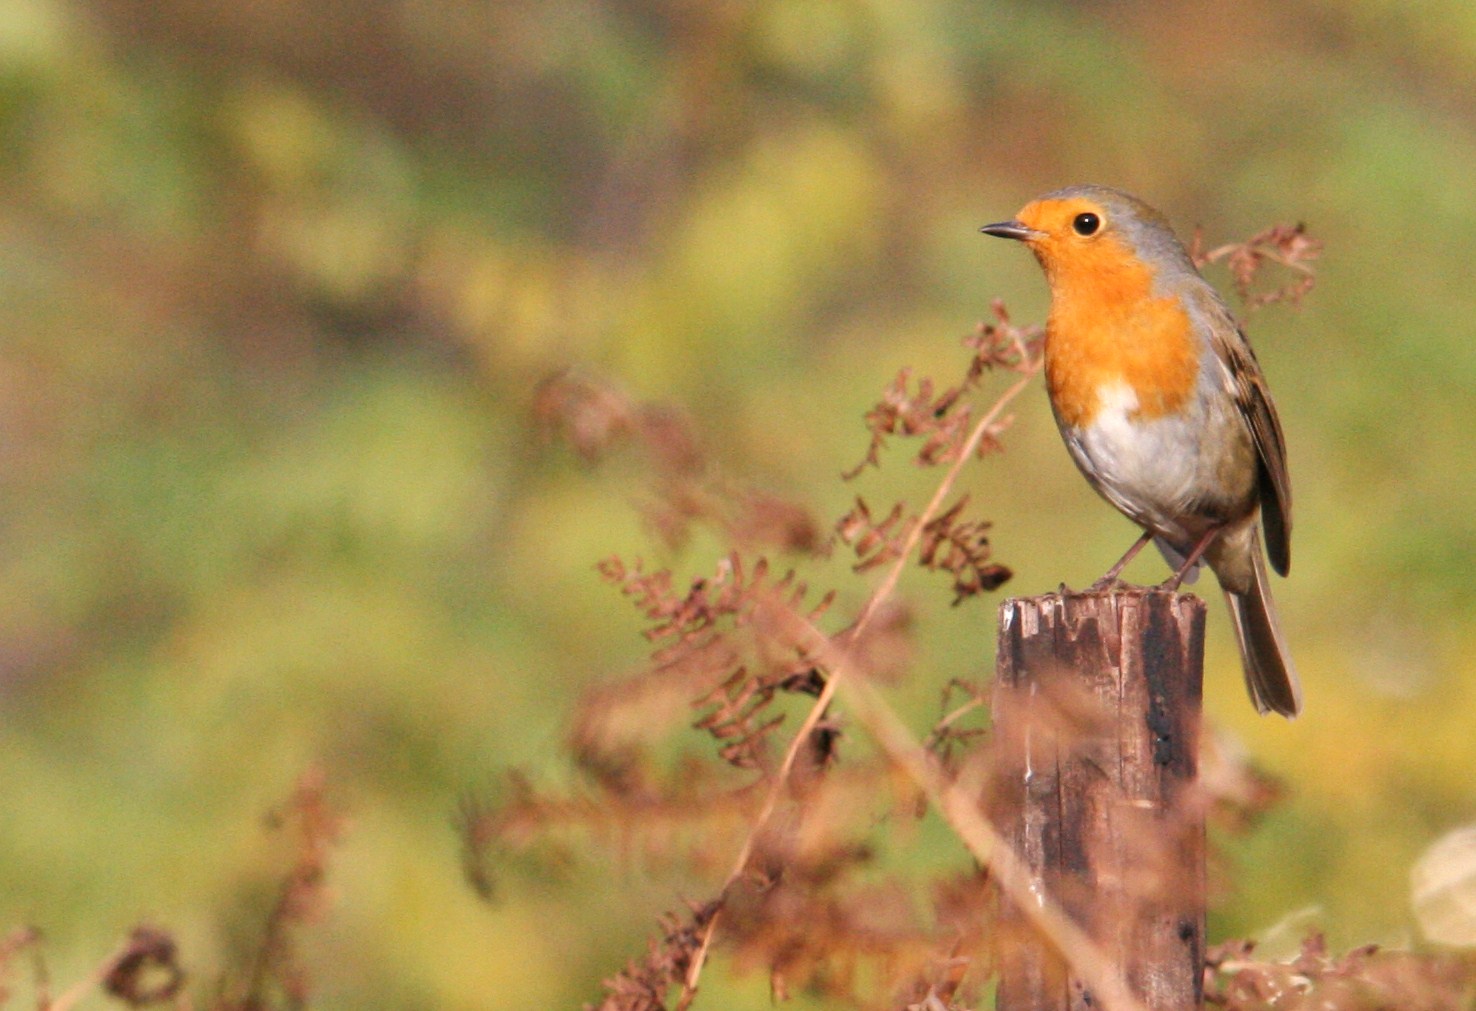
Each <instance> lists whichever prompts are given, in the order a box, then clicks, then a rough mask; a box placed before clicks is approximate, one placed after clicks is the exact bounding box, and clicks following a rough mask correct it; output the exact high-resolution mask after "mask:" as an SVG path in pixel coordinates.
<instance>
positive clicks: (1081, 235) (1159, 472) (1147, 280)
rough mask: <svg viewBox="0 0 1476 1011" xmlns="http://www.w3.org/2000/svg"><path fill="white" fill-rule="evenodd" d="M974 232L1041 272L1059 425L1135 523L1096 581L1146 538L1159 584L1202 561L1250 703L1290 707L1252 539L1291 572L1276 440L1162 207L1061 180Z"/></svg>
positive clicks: (1298, 696)
mask: <svg viewBox="0 0 1476 1011" xmlns="http://www.w3.org/2000/svg"><path fill="white" fill-rule="evenodd" d="M982 231H983V232H984V233H985V234H987V235H995V236H999V237H1000V238H1005V239H1017V240H1019V241H1021V242H1023V243H1025V244H1026V245H1027V246H1029V247H1030V251H1031V252H1032V253H1034V254H1035V258H1036V259H1037V260H1039V261H1040V265H1041V267H1042V268H1043V269H1044V270H1045V275H1046V281H1047V283H1048V284H1049V285H1050V289H1051V310H1050V316H1049V318H1048V320H1047V322H1046V337H1045V374H1046V388H1047V390H1048V391H1049V393H1050V398H1051V409H1052V410H1053V411H1054V413H1055V415H1056V424H1057V425H1058V426H1059V427H1060V429H1061V437H1062V438H1063V439H1064V440H1065V441H1066V448H1067V449H1069V450H1070V451H1071V456H1072V458H1073V459H1075V460H1076V465H1077V466H1078V467H1079V468H1081V472H1082V473H1083V474H1085V475H1086V478H1087V480H1088V481H1089V482H1091V485H1092V487H1093V488H1095V489H1096V490H1097V492H1098V493H1099V494H1101V495H1102V497H1103V498H1105V499H1107V501H1109V502H1111V503H1112V504H1113V505H1115V506H1116V507H1117V508H1118V509H1119V510H1121V511H1122V512H1123V513H1124V514H1125V515H1126V516H1127V517H1128V518H1129V519H1131V520H1132V521H1133V522H1134V523H1136V524H1138V525H1139V526H1140V527H1142V528H1143V530H1144V533H1143V536H1142V537H1140V538H1139V539H1138V541H1137V543H1135V544H1134V545H1133V546H1132V547H1131V548H1129V549H1128V552H1127V554H1125V555H1124V556H1123V557H1122V559H1121V560H1120V561H1119V562H1118V563H1117V564H1116V565H1114V566H1113V567H1112V568H1111V569H1109V570H1108V572H1107V574H1106V575H1105V576H1103V577H1102V579H1101V580H1099V581H1098V582H1097V583H1096V584H1094V586H1093V589H1094V590H1100V589H1105V588H1107V587H1110V586H1113V585H1115V584H1116V583H1117V581H1118V575H1119V574H1120V573H1121V572H1122V570H1123V568H1124V567H1125V566H1126V565H1127V564H1128V562H1130V561H1131V560H1132V559H1133V557H1134V556H1135V555H1137V553H1138V552H1139V551H1140V550H1142V548H1143V546H1144V545H1145V544H1146V543H1147V542H1148V541H1149V540H1153V541H1154V542H1155V543H1157V545H1158V547H1159V549H1160V550H1161V551H1162V552H1163V555H1164V557H1165V558H1166V559H1167V560H1168V562H1169V564H1170V565H1171V566H1172V567H1173V568H1174V570H1175V572H1174V575H1173V576H1172V577H1171V578H1170V579H1169V580H1168V581H1167V582H1166V583H1164V584H1163V585H1164V588H1165V589H1170V590H1173V589H1177V588H1178V586H1179V583H1180V582H1181V581H1182V580H1184V579H1185V578H1186V577H1187V578H1190V579H1192V578H1193V576H1194V574H1195V573H1196V572H1197V569H1198V566H1199V564H1200V563H1201V561H1202V562H1203V563H1205V564H1208V565H1209V567H1210V569H1211V570H1213V571H1214V573H1215V576H1216V577H1217V578H1218V579H1219V581H1220V586H1221V588H1222V589H1223V590H1224V591H1225V600H1226V601H1227V602H1228V603H1229V605H1230V615H1231V617H1232V618H1233V619H1234V622H1235V637H1236V641H1237V642H1238V643H1239V645H1240V658H1241V662H1242V664H1243V665H1244V667H1245V682H1246V687H1247V688H1248V689H1249V691H1250V696H1251V701H1253V702H1254V703H1255V705H1256V709H1257V710H1258V711H1260V712H1262V713H1265V712H1268V711H1272V710H1274V711H1275V712H1278V713H1280V714H1282V715H1283V716H1288V717H1290V716H1295V715H1296V714H1297V712H1298V711H1299V710H1300V709H1301V707H1302V693H1301V689H1300V688H1299V687H1298V684H1297V675H1296V671H1295V669H1294V668H1293V667H1292V662H1291V657H1290V655H1288V653H1287V649H1286V643H1285V641H1284V640H1283V639H1282V636H1281V629H1280V627H1279V625H1278V623H1277V620H1276V609H1275V607H1274V606H1273V605H1272V602H1271V594H1270V591H1269V588H1268V586H1267V576H1266V563H1265V559H1264V558H1263V556H1262V551H1261V532H1260V531H1261V529H1264V531H1265V537H1266V553H1267V554H1268V555H1269V556H1270V560H1271V567H1272V568H1274V569H1275V570H1276V571H1277V572H1279V573H1280V574H1281V575H1283V576H1284V575H1286V573H1287V569H1288V568H1289V567H1290V564H1291V549H1290V542H1291V483H1290V480H1289V479H1288V477H1287V469H1286V444H1285V442H1284V441H1283V440H1282V435H1281V423H1280V422H1279V421H1278V420H1277V417H1276V408H1275V407H1274V406H1273V405H1272V403H1271V394H1270V392H1269V391H1268V390H1267V389H1266V380H1265V377H1264V376H1263V375H1262V374H1261V367H1260V365H1259V364H1258V363H1257V362H1256V356H1255V354H1254V353H1253V352H1252V351H1251V346H1250V343H1249V342H1248V341H1247V340H1246V338H1245V334H1243V333H1241V331H1240V329H1239V328H1238V327H1237V326H1236V324H1235V321H1234V319H1233V318H1232V317H1231V315H1230V312H1229V310H1228V309H1226V307H1225V304H1224V303H1223V302H1222V301H1221V300H1220V297H1219V295H1217V294H1216V293H1215V290H1214V288H1212V287H1211V286H1210V284H1209V282H1208V281H1206V280H1205V279H1204V278H1203V277H1201V276H1200V274H1199V271H1198V270H1197V269H1195V266H1194V262H1193V261H1192V260H1191V259H1190V257H1189V254H1188V252H1187V251H1186V250H1185V249H1184V246H1183V244H1182V243H1180V242H1179V240H1178V238H1176V237H1175V235H1174V233H1173V230H1172V229H1171V228H1170V227H1169V223H1168V221H1167V220H1166V219H1165V218H1164V216H1163V215H1162V214H1160V213H1159V212H1158V211H1155V210H1154V209H1153V208H1151V207H1149V206H1148V205H1147V204H1145V203H1143V202H1142V201H1141V200H1138V199H1137V198H1135V197H1132V196H1129V195H1128V194H1126V193H1122V192H1119V191H1118V190H1113V189H1108V188H1107V187H1104V186H1072V187H1069V188H1067V189H1063V190H1057V191H1056V192H1054V193H1048V194H1046V195H1045V196H1043V197H1041V198H1039V199H1038V200H1034V201H1031V202H1030V203H1028V204H1026V205H1025V207H1024V208H1022V209H1021V211H1020V213H1019V214H1018V215H1016V217H1015V218H1014V219H1013V220H1011V221H1001V222H998V223H996V224H992V225H985V226H984V228H983V229H982ZM1258 519H1259V521H1260V523H1259V528H1260V529H1258V523H1257V520H1258Z"/></svg>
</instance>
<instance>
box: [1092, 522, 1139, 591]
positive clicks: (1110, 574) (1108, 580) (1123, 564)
mask: <svg viewBox="0 0 1476 1011" xmlns="http://www.w3.org/2000/svg"><path fill="white" fill-rule="evenodd" d="M1151 540H1153V535H1152V534H1151V533H1149V532H1148V531H1146V530H1145V531H1143V536H1142V537H1139V538H1138V539H1137V540H1136V541H1134V542H1133V546H1132V547H1130V548H1128V549H1127V553H1126V554H1124V555H1123V556H1122V557H1121V558H1119V559H1118V560H1117V564H1116V565H1114V566H1112V568H1110V569H1108V570H1107V574H1106V575H1105V576H1103V577H1102V578H1101V579H1099V580H1097V581H1096V582H1095V583H1093V584H1092V585H1091V586H1088V587H1087V588H1086V592H1087V593H1099V592H1101V591H1102V590H1107V589H1110V588H1112V587H1113V586H1116V585H1117V577H1118V576H1120V575H1122V570H1123V569H1125V568H1127V567H1128V562H1131V561H1132V560H1133V559H1134V558H1137V557H1138V552H1139V551H1142V550H1143V545H1145V544H1147V543H1148V542H1149V541H1151Z"/></svg>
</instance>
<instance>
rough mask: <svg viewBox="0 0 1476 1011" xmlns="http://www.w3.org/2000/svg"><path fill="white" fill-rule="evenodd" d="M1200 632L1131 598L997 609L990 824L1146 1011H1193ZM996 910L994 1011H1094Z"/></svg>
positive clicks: (1175, 614)
mask: <svg viewBox="0 0 1476 1011" xmlns="http://www.w3.org/2000/svg"><path fill="white" fill-rule="evenodd" d="M1204 617H1205V607H1204V603H1203V601H1201V600H1199V599H1198V598H1196V597H1192V596H1178V595H1176V594H1173V593H1168V592H1164V591H1158V590H1140V589H1125V590H1119V591H1115V592H1111V593H1094V594H1076V593H1064V594H1047V595H1045V596H1041V597H1030V598H1014V599H1010V600H1006V601H1005V602H1004V603H1003V604H1002V605H1001V607H1000V624H999V651H998V657H997V661H996V663H997V671H996V679H997V680H996V684H995V690H994V699H993V719H994V727H995V736H996V741H997V748H998V759H997V774H996V779H995V781H994V783H993V784H992V787H991V791H992V796H991V797H990V798H989V804H990V809H991V815H992V817H993V818H994V820H995V822H996V824H997V825H998V826H999V828H1000V831H1001V833H1002V835H1003V836H1004V838H1005V839H1006V840H1007V841H1008V842H1009V843H1010V845H1011V846H1012V847H1013V848H1014V850H1015V852H1016V853H1017V854H1018V855H1019V856H1020V858H1021V859H1022V860H1023V861H1024V862H1025V864H1026V865H1027V866H1028V867H1029V868H1030V870H1031V874H1032V878H1033V885H1032V892H1033V893H1034V894H1036V895H1037V896H1039V897H1040V899H1041V901H1043V902H1054V903H1056V904H1057V905H1058V906H1059V907H1060V908H1061V909H1062V910H1064V911H1065V912H1066V913H1067V914H1068V915H1070V916H1071V917H1072V918H1073V919H1074V920H1075V921H1076V922H1077V923H1078V924H1080V925H1081V926H1082V928H1083V929H1084V930H1085V931H1086V933H1087V934H1088V936H1090V937H1091V938H1092V939H1093V940H1094V941H1095V943H1096V945H1097V946H1098V948H1099V949H1100V951H1101V952H1102V954H1104V955H1105V956H1106V959H1107V961H1108V962H1109V963H1111V965H1112V967H1113V968H1115V970H1116V971H1117V973H1118V974H1119V975H1120V976H1121V977H1122V978H1123V979H1124V980H1125V981H1126V982H1127V984H1128V986H1129V988H1130V989H1131V990H1132V991H1133V992H1134V993H1135V994H1136V995H1137V996H1138V997H1139V998H1140V999H1141V1000H1142V1002H1143V1004H1144V1006H1145V1007H1147V1008H1151V1009H1154V1011H1159V1009H1164V1011H1166V1009H1169V1008H1172V1009H1175V1011H1184V1009H1196V1008H1201V1007H1202V1006H1203V976H1202V971H1203V963H1204V908H1205V896H1204V890H1205V875H1204V812H1203V810H1202V805H1201V804H1200V803H1199V802H1198V799H1197V795H1196V792H1195V790H1194V782H1195V775H1196V769H1197V758H1198V752H1199V723H1200V697H1201V686H1202V682H1203V664H1204ZM1001 905H1002V908H1001V938H1002V940H1001V946H1000V956H999V957H1000V966H999V968H1000V983H999V990H998V998H997V1005H996V1006H997V1008H998V1009H999V1011H1046V1009H1051V1011H1055V1009H1068V1008H1069V1009H1078V1011H1085V1009H1088V1008H1100V1007H1101V1001H1100V1000H1098V999H1096V998H1095V997H1094V995H1093V994H1091V993H1090V992H1088V991H1087V989H1086V988H1085V986H1084V985H1083V984H1082V983H1081V981H1080V980H1078V979H1076V978H1074V977H1073V974H1072V973H1071V971H1070V969H1069V967H1068V960H1067V959H1064V958H1063V957H1062V955H1061V953H1059V952H1057V951H1055V950H1053V949H1052V948H1051V946H1050V945H1049V944H1048V943H1047V942H1046V941H1045V940H1044V939H1043V938H1041V937H1040V936H1039V935H1038V934H1036V933H1035V932H1034V931H1033V930H1032V929H1031V928H1030V927H1029V925H1028V923H1027V922H1026V921H1025V920H1024V918H1023V917H1022V914H1021V913H1020V911H1019V909H1017V908H1015V907H1014V906H1012V904H1011V903H1009V902H1008V901H1007V900H1004V899H1001Z"/></svg>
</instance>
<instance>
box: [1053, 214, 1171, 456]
mask: <svg viewBox="0 0 1476 1011" xmlns="http://www.w3.org/2000/svg"><path fill="white" fill-rule="evenodd" d="M1053 252H1054V251H1053V250H1048V249H1041V250H1039V251H1038V254H1039V255H1040V258H1041V262H1042V265H1043V266H1044V267H1045V271H1046V276H1047V278H1048V280H1049V281H1050V285H1051V312H1050V318H1049V320H1048V321H1047V324H1046V346H1045V353H1046V383H1047V386H1048V387H1049V389H1050V393H1051V400H1052V402H1053V403H1054V404H1055V407H1056V411H1057V413H1058V414H1059V415H1060V417H1061V421H1062V422H1063V423H1065V424H1067V425H1070V426H1072V427H1083V426H1085V425H1089V424H1091V422H1092V419H1093V418H1094V417H1095V416H1096V413H1097V410H1098V409H1099V407H1100V406H1101V400H1100V391H1101V390H1102V388H1103V387H1104V386H1111V385H1113V384H1119V383H1120V384H1126V385H1127V386H1128V387H1130V388H1131V389H1132V390H1133V391H1134V392H1135V393H1136V394H1137V399H1138V409H1137V411H1136V412H1135V414H1136V416H1137V417H1141V418H1143V419H1145V420H1147V419H1151V418H1156V417H1161V416H1162V415H1164V414H1167V413H1170V412H1172V411H1176V410H1178V409H1179V408H1181V407H1183V406H1184V404H1185V403H1186V402H1187V401H1188V399H1189V397H1191V396H1192V395H1193V393H1194V386H1195V382H1196V380H1197V379H1198V375H1199V343H1198V341H1197V340H1195V337H1194V333H1193V328H1192V324H1191V322H1190V319H1189V316H1188V314H1187V313H1186V312H1185V311H1184V310H1183V308H1182V307H1181V306H1180V305H1179V302H1178V300H1177V299H1175V298H1173V297H1171V296H1162V295H1158V296H1155V295H1154V294H1153V293H1152V289H1153V272H1152V270H1151V269H1150V268H1148V267H1147V266H1146V265H1144V264H1142V263H1141V262H1140V261H1139V260H1138V259H1137V258H1136V257H1135V256H1133V255H1131V254H1130V253H1129V252H1128V251H1127V250H1126V249H1125V248H1124V247H1123V246H1122V245H1120V244H1119V243H1118V242H1117V241H1116V239H1115V238H1114V239H1107V240H1106V241H1101V242H1096V243H1093V244H1092V246H1091V247H1090V249H1085V250H1083V249H1080V248H1078V249H1074V250H1072V251H1071V254H1070V257H1069V260H1068V261H1067V262H1061V261H1060V260H1059V259H1057V258H1056V257H1053V256H1052V255H1051V254H1052V253H1053Z"/></svg>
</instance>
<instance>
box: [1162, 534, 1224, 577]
mask: <svg viewBox="0 0 1476 1011" xmlns="http://www.w3.org/2000/svg"><path fill="white" fill-rule="evenodd" d="M1218 536H1220V528H1219V527H1210V528H1209V529H1208V530H1206V531H1205V532H1204V533H1203V534H1202V535H1200V538H1199V540H1197V541H1195V542H1194V550H1193V551H1190V552H1189V554H1188V555H1187V556H1185V558H1184V564H1183V565H1181V566H1179V571H1178V572H1175V573H1174V574H1173V575H1172V576H1169V577H1168V578H1167V579H1165V580H1164V581H1163V582H1162V583H1160V584H1159V586H1158V588H1159V589H1160V590H1167V591H1168V592H1169V593H1177V592H1178V590H1179V584H1180V583H1182V582H1183V581H1184V577H1185V576H1187V575H1189V573H1190V572H1192V571H1194V566H1196V565H1198V564H1199V559H1200V558H1201V557H1203V555H1204V552H1205V550H1206V549H1207V548H1208V547H1209V546H1210V544H1211V543H1212V542H1213V541H1214V539H1215V538H1216V537H1218Z"/></svg>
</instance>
